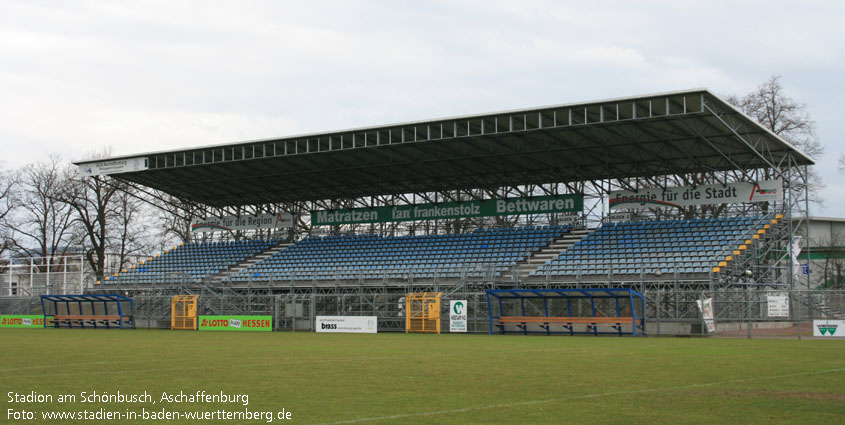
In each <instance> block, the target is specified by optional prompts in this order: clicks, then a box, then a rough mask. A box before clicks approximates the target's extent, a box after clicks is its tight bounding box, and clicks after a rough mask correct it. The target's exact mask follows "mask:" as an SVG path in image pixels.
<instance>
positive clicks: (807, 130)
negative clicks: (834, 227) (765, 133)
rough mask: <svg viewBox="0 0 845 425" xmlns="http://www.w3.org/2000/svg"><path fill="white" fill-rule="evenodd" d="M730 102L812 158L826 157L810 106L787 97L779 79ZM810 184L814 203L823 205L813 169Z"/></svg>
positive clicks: (735, 97) (818, 183)
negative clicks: (811, 115) (808, 108)
mask: <svg viewBox="0 0 845 425" xmlns="http://www.w3.org/2000/svg"><path fill="white" fill-rule="evenodd" d="M727 100H728V102H730V103H732V104H733V105H734V106H736V107H737V108H739V109H740V110H741V111H742V112H744V113H745V114H746V115H748V116H750V117H751V118H753V119H754V120H756V121H757V122H758V123H760V124H761V125H762V126H764V127H766V128H768V129H769V130H770V131H771V132H772V133H774V134H776V135H778V136H780V137H781V138H782V139H784V140H786V141H787V142H789V143H790V144H792V145H793V146H795V148H797V149H798V150H800V151H801V152H803V153H805V154H807V155H808V156H810V157H811V158H820V157H821V156H822V155H823V154H824V146H823V145H822V144H821V142H820V141H819V138H818V136H817V135H816V122H815V121H813V120H812V118H811V117H810V112H809V111H808V110H807V105H806V104H805V103H800V102H798V101H796V100H794V99H792V98H791V97H788V96H787V95H786V94H785V93H784V90H783V86H782V85H781V84H780V76H779V75H774V76H772V77H770V78H769V79H768V80H766V81H765V82H764V83H763V84H761V85H760V86H759V87H757V89H756V90H754V91H752V92H751V93H748V94H747V95H745V96H743V97H737V96H728V98H727ZM807 180H808V182H807V184H808V191H809V193H810V201H811V202H815V203H817V204H821V203H822V199H821V196H820V194H819V192H820V191H821V189H822V188H823V185H822V181H821V177H820V176H819V174H818V173H817V172H816V171H815V170H814V169H813V168H812V167H810V172H809V175H808V176H807ZM801 190H803V188H801Z"/></svg>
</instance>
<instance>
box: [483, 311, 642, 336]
mask: <svg viewBox="0 0 845 425" xmlns="http://www.w3.org/2000/svg"><path fill="white" fill-rule="evenodd" d="M636 321H637V322H639V323H636V322H635V321H634V318H633V317H631V316H621V317H603V316H602V317H555V316H550V317H545V316H502V317H499V323H497V324H495V326H497V327H498V328H499V329H500V330H501V332H502V333H503V334H504V333H507V331H506V329H505V326H506V325H513V326H516V327H517V328H519V329H521V331H519V332H520V333H524V334H526V335H527V334H529V333H536V332H535V331H530V330H529V325H536V326H538V327H540V328H541V329H544V330H545V332H542V333H545V334H548V335H550V334H552V333H553V332H554V333H568V334H570V335H575V334H590V335H599V334H614V335H619V336H622V334H623V332H622V330H623V328H624V326H626V325H627V326H633V330H632V333H634V332H635V331H636V329H637V328H640V329H642V328H644V326H645V325H644V321H643V319H642V318H637V319H636ZM553 325H559V326H560V327H561V328H563V332H560V331H553V330H552V326H553ZM576 325H586V328H587V329H586V330H587V331H586V332H583V331H576ZM601 326H607V327H610V328H612V329H613V331H611V332H607V331H599V328H600V327H601ZM626 333H627V332H626Z"/></svg>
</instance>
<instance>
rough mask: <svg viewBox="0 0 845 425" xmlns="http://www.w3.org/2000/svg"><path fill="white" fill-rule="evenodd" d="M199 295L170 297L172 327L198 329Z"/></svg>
mask: <svg viewBox="0 0 845 425" xmlns="http://www.w3.org/2000/svg"><path fill="white" fill-rule="evenodd" d="M198 300H199V295H176V296H174V297H173V298H171V299H170V329H188V330H192V331H195V330H197V301H198Z"/></svg>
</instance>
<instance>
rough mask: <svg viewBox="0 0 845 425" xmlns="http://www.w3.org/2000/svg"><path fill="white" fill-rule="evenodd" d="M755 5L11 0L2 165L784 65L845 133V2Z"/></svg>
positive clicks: (733, 85) (615, 91) (836, 134)
mask: <svg viewBox="0 0 845 425" xmlns="http://www.w3.org/2000/svg"><path fill="white" fill-rule="evenodd" d="M768 6H769V5H768V4H766V3H756V2H751V3H745V2H742V3H736V2H735V3H732V4H731V7H730V8H725V7H713V5H712V4H692V3H683V4H680V3H678V2H668V1H657V2H637V3H631V2H622V1H620V2H593V3H590V2H586V3H585V2H559V1H528V2H509V1H470V2H452V1H449V2H425V3H415V2H412V3H384V2H375V1H369V2H368V1H364V2H355V3H350V2H341V1H335V2H320V3H313V2H311V3H309V2H284V3H282V2H272V1H247V2H215V1H210V2H208V1H202V2H199V1H180V2H170V1H158V0H157V1H144V2H113V1H91V0H77V1H66V2H43V3H42V2H31V1H7V2H4V10H3V12H4V13H3V14H2V16H0V57H2V58H3V63H4V66H3V68H2V69H0V91H1V92H2V93H3V96H0V116H2V117H3V118H2V119H0V139H2V140H3V145H4V149H6V152H7V153H8V154H9V155H8V156H7V160H6V162H7V164H6V165H7V166H12V167H15V166H20V165H21V164H23V163H26V162H32V161H37V160H42V159H44V158H45V155H46V154H47V153H49V152H58V153H61V154H63V155H64V156H65V157H69V158H79V157H80V156H81V155H83V154H84V153H85V152H86V151H88V150H91V149H95V148H97V147H99V146H104V145H111V146H113V147H114V151H115V153H120V154H126V153H137V152H144V151H149V150H156V149H161V148H168V149H169V148H180V147H191V146H197V145H207V144H214V143H223V142H231V141H237V140H244V139H255V138H265V137H277V136H285V135H291V134H299V133H306V132H317V131H328V130H333V129H342V128H353V127H361V126H370V125H377V124H386V123H391V122H401V121H410V120H419V119H426V118H436V117H442V116H452V115H460V114H471V113H481V112H488V111H497V110H504V109H514V108H521V107H531V106H539V105H547V104H557V103H567V102H575V101H586V100H592V99H601V98H609V97H619V96H629V95H635V94H642V93H653V92H660V91H670V90H678V89H686V88H692V87H708V88H710V89H712V90H713V91H715V92H716V93H718V94H731V93H740V94H741V93H745V92H748V91H750V90H752V89H753V88H754V87H756V85H757V84H759V83H760V82H762V81H764V80H765V79H766V78H768V77H769V76H770V75H772V74H780V75H783V76H784V80H783V81H784V84H785V87H786V89H787V91H788V92H789V93H790V94H792V96H793V97H795V98H797V99H799V100H802V101H805V102H807V103H808V105H809V107H810V109H811V111H813V112H814V117H815V118H816V120H817V121H818V123H819V130H820V131H819V134H820V136H822V142H823V143H826V144H828V147H829V150H830V149H831V145H832V144H836V143H838V140H840V139H841V138H842V134H843V133H845V124H843V123H841V120H839V119H838V116H836V115H835V113H829V112H827V111H836V110H837V108H836V107H835V106H836V105H838V104H839V103H841V102H838V99H837V97H836V96H837V95H836V93H841V92H842V90H838V89H841V88H843V87H842V83H841V82H840V80H841V78H839V75H842V74H843V71H845V69H843V68H845V61H843V58H842V52H843V51H845V34H843V32H845V30H843V28H845V22H843V17H845V13H843V8H845V6H842V5H839V4H838V3H829V4H819V3H807V4H802V5H801V7H800V8H799V7H792V8H790V7H783V6H779V7H768ZM839 97H841V96H839ZM817 111H818V112H817ZM822 174H823V176H824V178H825V180H826V181H827V182H828V187H829V188H831V187H838V186H836V185H837V184H836V182H837V180H838V178H839V177H837V176H835V175H830V174H829V173H828V171H823V172H822ZM826 193H827V192H826ZM832 193H833V192H831V194H832ZM840 211H841V210H840Z"/></svg>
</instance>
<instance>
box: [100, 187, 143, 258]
mask: <svg viewBox="0 0 845 425" xmlns="http://www.w3.org/2000/svg"><path fill="white" fill-rule="evenodd" d="M136 192H137V191H136V190H135V189H134V188H132V187H131V186H128V185H121V187H120V191H119V192H118V193H117V194H116V195H115V196H114V198H113V199H112V201H113V202H114V203H115V208H113V211H114V214H113V217H112V222H113V227H114V228H115V229H116V232H112V235H111V237H110V238H109V245H110V246H111V249H112V250H113V251H114V253H115V254H117V255H118V263H119V266H118V267H120V268H122V267H124V266H126V265H127V264H129V262H130V257H131V256H133V255H137V254H141V253H145V252H149V250H150V248H149V246H148V245H149V244H148V243H147V241H146V239H145V237H144V235H146V234H147V233H148V231H147V229H148V227H149V225H148V220H144V216H145V215H147V216H148V214H145V211H147V210H148V209H149V208H151V207H150V206H149V205H147V204H146V203H145V201H144V200H142V199H141V197H140V194H139V193H136Z"/></svg>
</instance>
